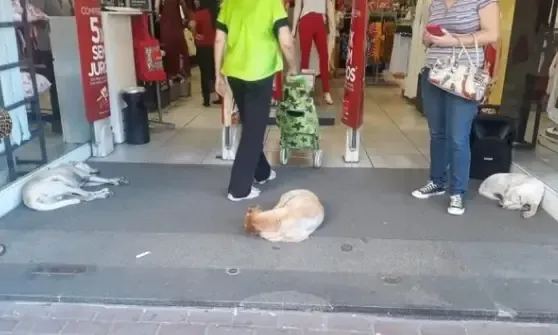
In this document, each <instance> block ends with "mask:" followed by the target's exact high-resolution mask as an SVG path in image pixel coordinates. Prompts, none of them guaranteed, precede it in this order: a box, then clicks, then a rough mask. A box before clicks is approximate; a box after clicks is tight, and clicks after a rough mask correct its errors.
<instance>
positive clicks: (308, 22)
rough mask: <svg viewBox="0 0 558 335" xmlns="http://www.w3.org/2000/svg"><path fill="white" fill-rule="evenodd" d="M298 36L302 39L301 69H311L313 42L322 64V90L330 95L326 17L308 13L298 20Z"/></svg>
mask: <svg viewBox="0 0 558 335" xmlns="http://www.w3.org/2000/svg"><path fill="white" fill-rule="evenodd" d="M298 35H299V38H300V68H301V69H308V68H309V67H310V51H311V50H312V42H313V43H314V44H315V45H316V49H317V50H318V57H319V64H320V74H321V76H320V78H321V80H322V90H323V92H324V93H329V76H328V75H327V74H328V73H329V57H328V48H327V30H326V26H325V24H324V16H323V15H322V14H318V13H314V12H312V13H308V14H306V15H304V16H303V17H301V18H300V20H298Z"/></svg>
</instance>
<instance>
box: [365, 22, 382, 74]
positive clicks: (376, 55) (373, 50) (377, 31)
mask: <svg viewBox="0 0 558 335" xmlns="http://www.w3.org/2000/svg"><path fill="white" fill-rule="evenodd" d="M368 37H369V39H370V43H371V45H370V50H369V51H368V57H369V58H370V61H371V62H372V64H379V63H380V59H381V55H382V50H383V41H382V39H383V38H382V37H383V36H382V23H381V22H371V23H370V24H369V25H368Z"/></svg>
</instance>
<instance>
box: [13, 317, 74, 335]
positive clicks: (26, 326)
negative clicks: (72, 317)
mask: <svg viewBox="0 0 558 335" xmlns="http://www.w3.org/2000/svg"><path fill="white" fill-rule="evenodd" d="M67 323H68V321H67V320H55V319H23V320H22V321H21V322H20V323H19V324H18V325H17V326H16V327H15V328H14V330H13V331H12V332H13V334H29V333H40V334H43V335H45V334H59V333H60V332H61V331H62V329H63V328H64V326H66V324H67Z"/></svg>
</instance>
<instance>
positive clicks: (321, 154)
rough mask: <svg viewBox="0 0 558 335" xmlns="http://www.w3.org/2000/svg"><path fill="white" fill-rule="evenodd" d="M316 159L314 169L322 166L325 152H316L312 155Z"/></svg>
mask: <svg viewBox="0 0 558 335" xmlns="http://www.w3.org/2000/svg"><path fill="white" fill-rule="evenodd" d="M312 156H313V158H314V167H315V168H319V167H321V166H322V160H323V158H324V152H323V151H322V150H316V151H314V153H313V154H312Z"/></svg>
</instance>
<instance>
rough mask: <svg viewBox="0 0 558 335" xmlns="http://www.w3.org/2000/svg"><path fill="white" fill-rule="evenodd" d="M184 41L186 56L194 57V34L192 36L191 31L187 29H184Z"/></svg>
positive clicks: (195, 49)
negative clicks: (186, 50) (186, 49)
mask: <svg viewBox="0 0 558 335" xmlns="http://www.w3.org/2000/svg"><path fill="white" fill-rule="evenodd" d="M184 39H185V40H186V46H187V48H188V55H189V56H190V57H192V56H195V55H196V51H197V48H196V40H195V39H194V34H192V31H191V30H190V29H188V28H185V29H184Z"/></svg>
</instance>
